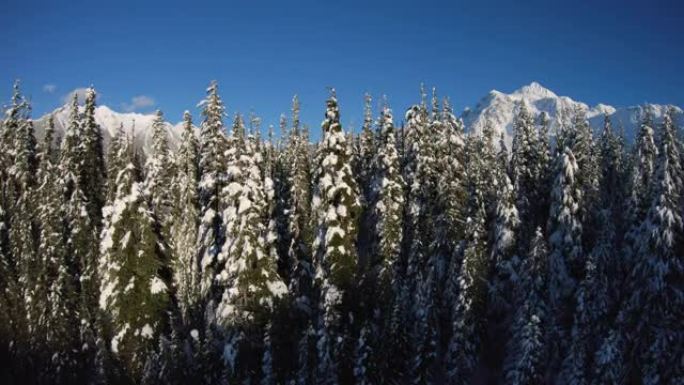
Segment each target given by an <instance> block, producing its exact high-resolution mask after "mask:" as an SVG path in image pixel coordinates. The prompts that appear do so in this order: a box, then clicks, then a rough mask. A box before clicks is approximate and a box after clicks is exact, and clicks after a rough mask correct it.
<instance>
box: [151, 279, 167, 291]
mask: <svg viewBox="0 0 684 385" xmlns="http://www.w3.org/2000/svg"><path fill="white" fill-rule="evenodd" d="M166 290H167V287H166V284H165V283H164V281H162V280H161V279H159V277H153V278H152V279H151V280H150V293H152V294H159V293H163V292H165V291H166Z"/></svg>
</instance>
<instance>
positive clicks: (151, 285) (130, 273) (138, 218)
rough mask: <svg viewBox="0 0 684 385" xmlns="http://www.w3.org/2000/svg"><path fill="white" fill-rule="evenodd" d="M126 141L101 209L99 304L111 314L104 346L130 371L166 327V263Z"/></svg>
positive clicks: (141, 365) (139, 367)
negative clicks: (112, 193)
mask: <svg viewBox="0 0 684 385" xmlns="http://www.w3.org/2000/svg"><path fill="white" fill-rule="evenodd" d="M130 145H131V144H130V143H128V142H126V145H124V146H123V147H122V149H121V151H120V156H123V157H124V159H125V161H124V162H122V163H124V164H126V166H125V167H124V168H123V169H122V170H121V171H120V172H119V175H118V178H117V194H116V199H115V200H114V203H113V204H112V205H111V206H107V207H106V208H105V209H104V230H103V233H102V240H101V243H100V260H99V271H100V274H101V284H100V292H101V294H100V298H99V305H100V309H101V310H103V311H106V312H107V313H108V314H109V315H110V324H109V325H108V327H107V329H108V336H109V337H110V340H109V347H110V349H111V351H112V352H113V353H114V354H115V355H116V357H117V358H118V359H119V360H121V362H122V363H123V365H124V367H125V368H126V369H127V370H129V371H130V373H131V374H132V375H133V376H139V375H141V374H142V372H143V369H144V365H145V363H146V360H147V357H148V356H149V355H150V354H151V353H152V352H153V349H154V347H155V344H156V343H157V341H158V337H159V333H161V332H162V331H164V330H166V328H167V327H168V324H167V322H168V319H167V311H168V310H169V305H170V290H169V288H170V284H171V282H169V280H170V277H169V276H166V274H163V272H164V268H163V266H164V265H165V264H167V263H168V260H167V257H166V256H165V255H164V253H165V252H166V251H167V247H166V246H165V245H163V244H162V242H161V239H160V234H159V232H158V223H155V218H154V215H153V214H152V212H151V210H150V208H149V206H148V203H147V200H146V199H145V196H144V186H143V184H142V182H140V181H137V180H136V177H135V175H136V172H135V169H134V167H135V166H134V165H133V162H132V159H131V156H132V153H131V151H130V149H129V146H130Z"/></svg>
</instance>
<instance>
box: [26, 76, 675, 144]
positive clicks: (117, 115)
mask: <svg viewBox="0 0 684 385" xmlns="http://www.w3.org/2000/svg"><path fill="white" fill-rule="evenodd" d="M521 101H525V103H526V104H527V106H528V108H529V110H530V111H531V112H532V113H533V114H534V116H537V115H538V114H540V113H541V112H546V113H547V114H548V115H549V118H550V119H551V123H552V127H551V132H552V133H553V132H554V129H555V128H557V127H558V125H559V122H560V119H561V116H565V118H564V119H566V120H568V119H570V116H571V114H572V112H573V111H574V109H575V107H581V108H584V109H585V110H586V111H587V118H588V119H589V123H590V124H591V126H592V127H593V128H594V130H596V131H599V130H600V129H601V127H602V126H603V117H604V115H608V116H610V118H611V120H612V123H613V126H614V127H615V128H616V129H618V130H619V129H620V127H622V129H624V132H625V136H626V139H627V141H628V142H631V141H632V140H633V138H634V136H635V134H636V132H637V129H638V127H639V122H640V121H641V119H642V117H643V114H644V113H645V111H646V109H647V108H650V109H651V111H652V112H653V114H654V116H655V118H656V122H659V121H660V119H662V117H663V115H664V114H665V111H666V110H667V108H668V107H670V106H669V105H660V104H643V105H637V106H629V107H618V108H616V107H613V106H610V105H607V104H602V103H599V104H597V105H596V106H593V107H591V106H588V105H587V104H585V103H582V102H579V101H575V100H573V99H571V98H569V97H567V96H558V95H557V94H556V93H554V92H553V91H551V90H549V89H547V88H545V87H544V86H542V85H541V84H539V83H537V82H532V83H530V84H528V85H525V86H523V87H521V88H519V89H517V90H515V91H513V92H511V93H509V94H507V93H503V92H500V91H497V90H492V91H490V92H489V93H488V94H487V95H486V96H484V97H483V98H482V99H480V101H479V102H478V103H477V105H476V106H475V107H474V108H472V109H471V108H466V109H465V110H464V111H463V113H462V114H461V118H462V119H463V122H464V124H465V127H466V130H467V131H473V132H480V131H481V129H482V127H483V126H484V124H485V122H486V121H487V120H489V121H490V122H491V124H492V125H493V127H494V130H495V133H496V135H497V136H498V135H499V134H500V133H502V132H503V133H504V136H505V138H506V141H507V143H509V144H510V142H511V139H512V136H513V119H514V117H515V114H516V111H517V105H518V103H520V102H521ZM675 110H676V114H675V115H676V116H675V120H676V121H677V122H678V123H682V121H683V120H684V119H683V117H684V113H683V111H682V109H681V108H679V107H675ZM51 114H54V117H55V130H56V132H57V135H62V134H63V133H64V129H65V128H66V126H67V124H68V119H69V106H68V105H65V106H62V107H59V108H57V109H56V110H54V111H53V112H52V113H51ZM49 115H50V114H46V115H44V116H42V117H40V118H38V119H36V120H35V125H36V131H37V134H38V136H41V133H42V131H43V129H44V127H45V126H46V125H47V121H48V118H49ZM154 117H155V115H154V114H152V113H150V114H141V113H134V112H117V111H114V110H112V109H110V108H109V107H107V106H106V105H100V106H98V107H97V108H96V109H95V120H96V121H97V123H98V124H99V125H100V126H101V127H102V130H103V136H104V140H105V143H108V142H109V140H110V139H111V138H112V137H113V136H114V135H115V133H116V131H117V129H118V128H119V126H120V125H121V124H122V123H123V126H124V131H125V132H126V133H127V134H128V135H131V133H133V132H135V142H136V143H137V144H138V145H139V146H141V147H143V148H145V149H147V148H149V146H150V144H151V140H152V130H151V126H152V122H153V120H154ZM166 125H167V130H168V133H169V138H170V140H169V143H170V144H171V146H172V147H175V144H176V143H177V141H178V140H179V139H180V137H181V128H182V126H181V123H176V124H173V123H169V122H167V124H166Z"/></svg>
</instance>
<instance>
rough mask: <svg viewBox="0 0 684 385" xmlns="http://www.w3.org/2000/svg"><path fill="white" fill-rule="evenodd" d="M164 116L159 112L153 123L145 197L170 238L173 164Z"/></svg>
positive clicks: (146, 168)
mask: <svg viewBox="0 0 684 385" xmlns="http://www.w3.org/2000/svg"><path fill="white" fill-rule="evenodd" d="M167 135H168V134H167V132H166V126H165V122H164V114H163V113H162V112H161V110H157V112H156V116H155V119H154V121H153V122H152V148H151V153H150V155H149V157H148V159H147V163H146V164H145V170H146V171H145V195H146V196H147V197H148V199H149V200H150V206H151V207H152V212H153V213H154V215H155V217H156V218H157V220H158V221H159V223H160V224H161V231H162V234H163V235H164V236H165V237H166V238H168V237H169V227H170V226H171V221H172V219H171V209H172V208H171V206H172V202H171V200H172V196H171V195H172V189H171V188H169V186H171V180H172V178H173V175H174V170H173V162H172V161H171V155H170V154H169V143H168V138H167Z"/></svg>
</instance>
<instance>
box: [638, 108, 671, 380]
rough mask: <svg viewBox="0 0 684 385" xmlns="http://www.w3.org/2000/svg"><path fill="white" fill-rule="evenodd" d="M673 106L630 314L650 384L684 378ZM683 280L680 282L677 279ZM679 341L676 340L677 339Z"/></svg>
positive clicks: (664, 128) (664, 129) (662, 136)
mask: <svg viewBox="0 0 684 385" xmlns="http://www.w3.org/2000/svg"><path fill="white" fill-rule="evenodd" d="M672 115H673V112H672V110H668V112H667V113H666V114H665V116H664V119H663V123H662V125H661V127H660V130H659V132H658V141H657V142H658V157H657V159H656V163H655V166H656V168H655V172H654V174H653V181H652V183H651V185H650V189H649V198H650V201H651V206H650V208H649V210H648V212H647V214H646V218H645V219H644V221H643V223H642V225H641V228H640V230H639V233H640V238H639V241H638V243H637V244H638V245H639V249H638V252H637V257H636V261H635V266H634V269H633V270H632V272H633V275H632V278H631V280H632V281H633V282H634V284H633V285H631V286H632V294H631V296H630V298H629V304H628V306H629V309H630V312H629V314H630V315H631V319H630V320H629V321H628V322H630V323H632V324H633V325H632V327H633V328H634V329H631V330H632V333H633V335H634V336H636V337H635V338H634V341H633V342H632V343H633V344H634V346H635V347H637V348H636V349H635V351H636V352H637V353H636V357H635V358H636V360H637V367H638V370H639V373H640V377H641V381H642V382H643V383H644V384H657V383H667V382H669V381H672V382H673V383H677V381H681V380H682V375H683V374H682V372H681V369H679V368H678V366H677V365H679V364H681V362H680V363H677V361H678V360H680V358H681V357H682V354H683V351H682V348H681V346H682V344H681V343H680V342H681V341H684V340H683V338H684V336H683V335H682V332H681V328H679V327H678V326H677V325H678V324H679V321H678V319H679V317H678V315H677V314H678V310H677V309H682V308H683V306H684V303H683V302H682V296H681V295H680V294H681V289H682V288H681V277H682V276H684V275H683V274H684V264H683V263H682V260H681V255H682V236H683V230H682V226H683V225H682V216H681V199H682V166H681V163H680V161H681V157H680V153H679V149H680V148H681V147H680V145H679V143H678V140H677V135H676V129H675V126H674V122H673V120H672ZM677 282H679V283H677ZM672 343H674V344H672Z"/></svg>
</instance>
